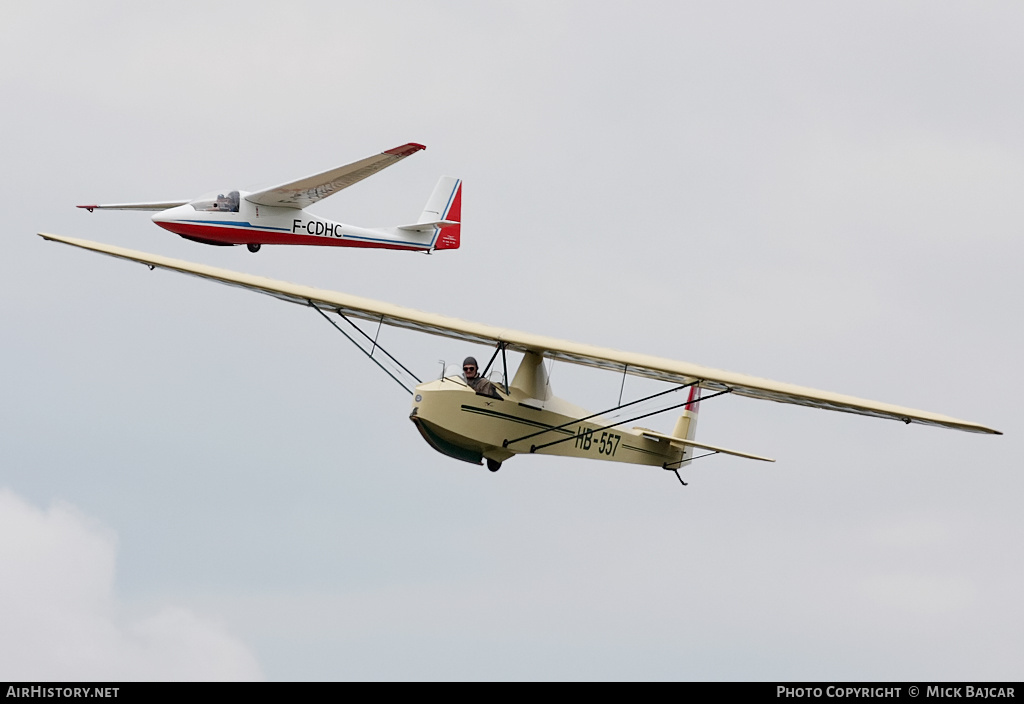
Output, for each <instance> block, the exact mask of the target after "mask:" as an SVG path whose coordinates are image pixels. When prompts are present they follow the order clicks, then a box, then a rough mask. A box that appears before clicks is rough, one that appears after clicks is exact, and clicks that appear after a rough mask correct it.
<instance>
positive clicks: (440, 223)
mask: <svg viewBox="0 0 1024 704" xmlns="http://www.w3.org/2000/svg"><path fill="white" fill-rule="evenodd" d="M458 224H459V223H457V222H455V221H454V220H437V221H435V222H418V223H416V224H414V225H399V226H398V227H397V228H395V229H398V230H406V231H407V232H433V231H434V228H435V227H449V226H450V225H458Z"/></svg>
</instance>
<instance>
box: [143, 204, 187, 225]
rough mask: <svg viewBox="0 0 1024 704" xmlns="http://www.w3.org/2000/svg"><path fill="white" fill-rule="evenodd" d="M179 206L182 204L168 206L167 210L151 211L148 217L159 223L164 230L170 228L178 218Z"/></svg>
mask: <svg viewBox="0 0 1024 704" xmlns="http://www.w3.org/2000/svg"><path fill="white" fill-rule="evenodd" d="M184 207H188V206H184ZM181 208H182V206H178V207H177V208H168V209H167V210H161V211H159V212H156V213H153V214H152V215H151V216H150V218H149V219H150V220H152V221H153V222H154V223H156V224H157V225H159V226H160V227H162V228H164V229H165V230H170V229H171V225H172V223H174V222H176V221H177V220H178V219H179V217H178V213H180V211H181Z"/></svg>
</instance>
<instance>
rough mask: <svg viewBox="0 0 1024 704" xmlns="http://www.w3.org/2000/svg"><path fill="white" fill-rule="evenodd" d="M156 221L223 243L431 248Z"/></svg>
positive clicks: (186, 234) (180, 232)
mask: <svg viewBox="0 0 1024 704" xmlns="http://www.w3.org/2000/svg"><path fill="white" fill-rule="evenodd" d="M157 225H159V226H160V227H162V228H164V229H165V230H169V231H170V232H173V233H174V234H176V235H181V236H182V237H191V238H195V239H199V240H207V241H210V242H223V243H224V244H304V245H314V246H321V247H364V248H373V249H411V250H415V251H423V250H425V249H430V248H429V247H422V246H417V245H414V244H402V243H400V242H394V243H391V242H364V241H361V240H354V239H338V238H335V237H315V236H313V235H299V234H293V233H291V232H270V231H267V230H250V229H247V228H244V227H218V226H217V225H197V224H195V223H188V222H158V223H157Z"/></svg>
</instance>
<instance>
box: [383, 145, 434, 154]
mask: <svg viewBox="0 0 1024 704" xmlns="http://www.w3.org/2000/svg"><path fill="white" fill-rule="evenodd" d="M423 149H426V147H425V146H423V145H422V144H417V143H416V142H409V143H408V144H403V145H402V146H400V147H395V148H394V149H385V150H384V153H385V154H392V155H394V156H409V155H410V154H415V153H416V152H418V151H421V150H423Z"/></svg>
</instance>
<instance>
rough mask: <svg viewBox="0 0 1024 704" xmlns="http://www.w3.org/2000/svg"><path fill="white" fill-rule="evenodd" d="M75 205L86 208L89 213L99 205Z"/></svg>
mask: <svg viewBox="0 0 1024 704" xmlns="http://www.w3.org/2000/svg"><path fill="white" fill-rule="evenodd" d="M75 207H76V208H85V209H86V210H88V211H89V212H90V213H91V212H92V211H94V210H96V208H98V207H100V206H98V205H95V204H93V205H76V206H75Z"/></svg>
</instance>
